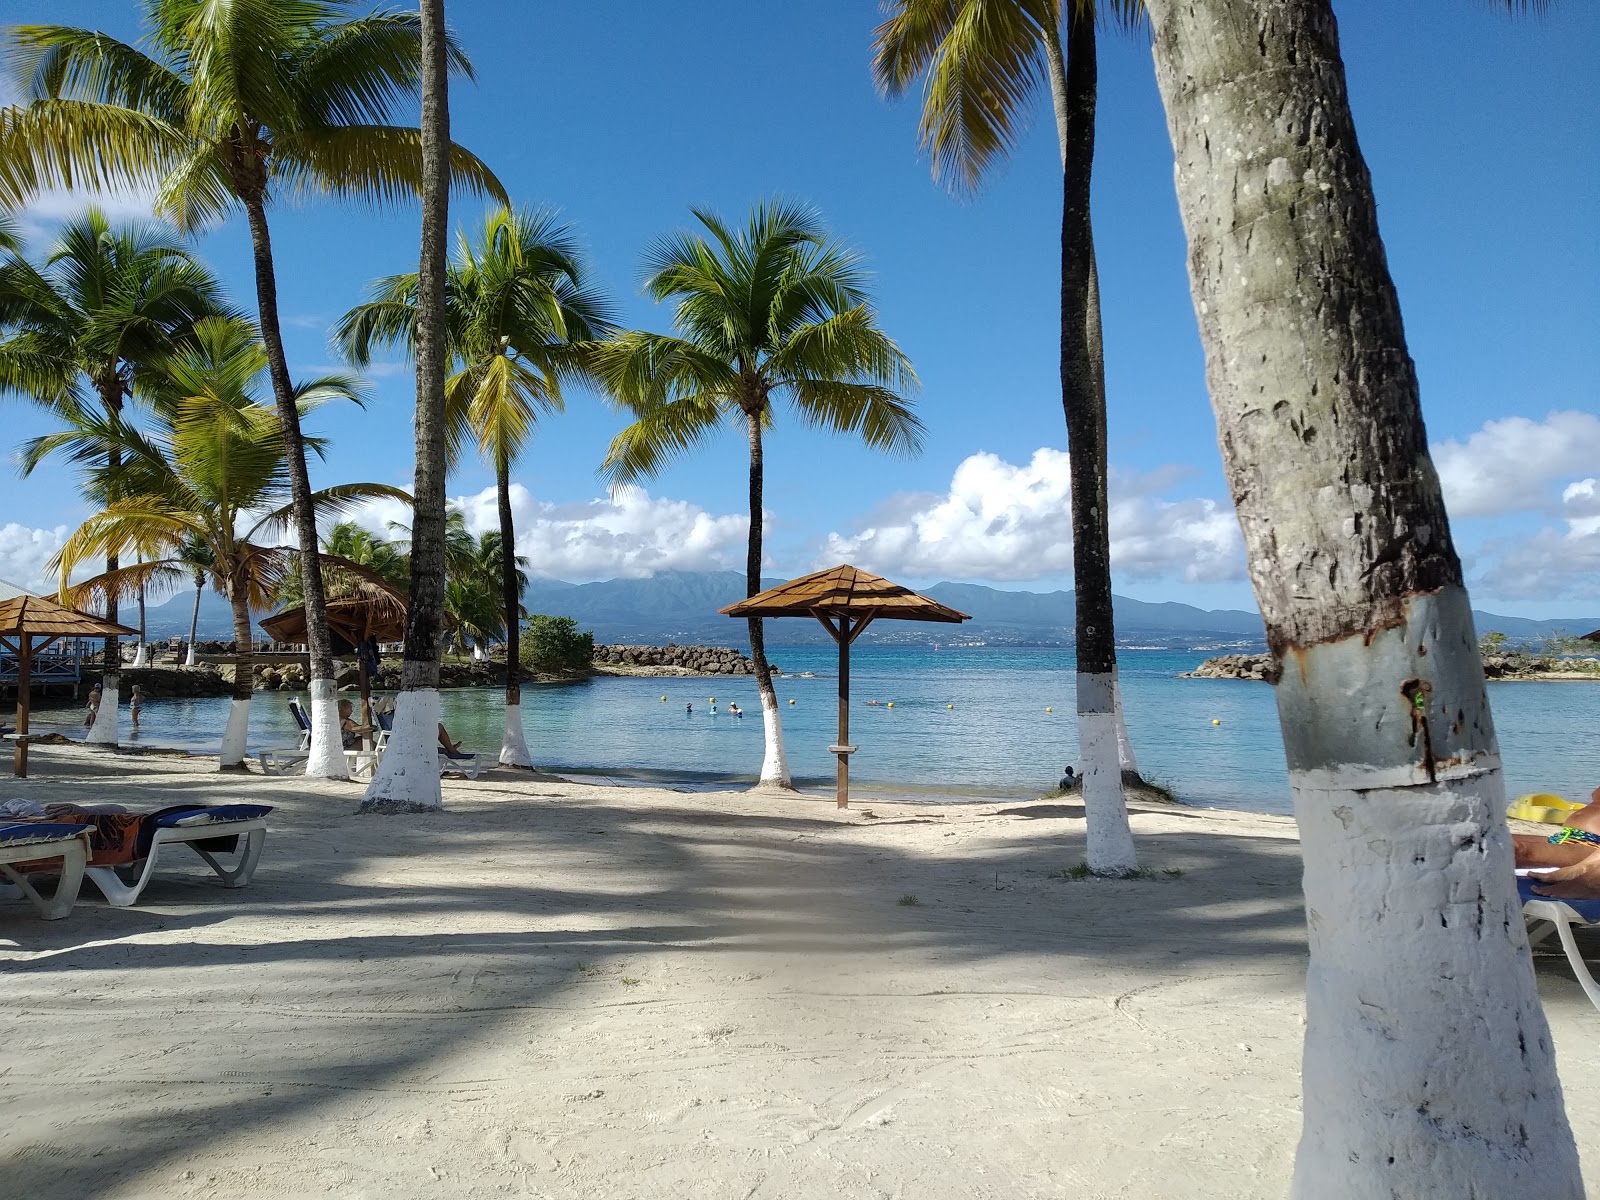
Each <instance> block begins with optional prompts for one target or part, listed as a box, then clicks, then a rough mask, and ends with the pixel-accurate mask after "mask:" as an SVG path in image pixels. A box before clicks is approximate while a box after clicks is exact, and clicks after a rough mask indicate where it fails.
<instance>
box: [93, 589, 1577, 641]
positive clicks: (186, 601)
mask: <svg viewBox="0 0 1600 1200" xmlns="http://www.w3.org/2000/svg"><path fill="white" fill-rule="evenodd" d="M782 582H783V580H781V579H764V580H762V585H763V586H764V587H772V586H775V585H777V584H779V583H782ZM923 592H924V594H925V595H928V596H931V597H933V599H935V600H938V601H939V602H940V603H942V604H948V605H950V606H951V607H952V608H957V609H960V610H961V611H962V612H966V613H971V614H972V620H970V621H967V622H965V623H964V624H962V625H960V626H959V627H957V626H950V625H943V626H940V625H927V624H922V623H918V622H910V621H905V622H892V621H883V622H879V623H877V624H874V625H872V626H871V627H869V628H868V629H867V630H866V632H865V633H864V634H863V635H862V639H863V641H877V642H880V643H891V642H902V643H926V642H929V641H952V642H959V641H987V642H1007V643H1013V644H1043V645H1060V644H1069V645H1070V644H1071V642H1072V640H1073V619H1074V617H1073V594H1072V593H1071V592H1070V591H1055V592H1020V591H1003V590H1001V589H999V588H991V587H984V586H983V585H981V584H975V583H937V584H934V585H933V586H932V587H930V588H925V589H923ZM744 594H745V588H744V576H743V575H742V574H740V573H738V572H736V571H711V572H692V571H660V572H657V573H656V574H655V575H653V576H650V577H649V578H647V579H609V580H605V581H604V582H599V583H566V582H564V581H562V580H559V579H535V580H533V581H532V582H530V584H529V585H528V589H527V591H526V592H524V593H523V604H524V606H525V607H526V608H527V610H528V611H529V612H535V613H550V614H552V615H555V616H568V617H574V618H576V619H577V621H578V623H579V625H580V626H581V627H582V628H584V629H591V630H593V631H594V636H595V640H596V641H598V642H612V643H644V644H661V643H664V642H669V641H672V642H678V643H680V644H694V643H706V644H710V645H741V646H742V645H743V644H744V642H745V633H744V624H743V623H742V622H739V621H732V620H729V619H728V618H727V617H720V616H718V615H717V609H719V608H721V607H723V606H724V605H728V604H732V603H733V602H734V601H736V600H739V599H742V598H743V597H744ZM1115 600H1116V619H1117V637H1118V640H1119V641H1120V642H1122V643H1124V644H1134V645H1159V646H1165V647H1173V648H1190V647H1196V648H1209V647H1211V646H1214V645H1226V646H1228V647H1229V648H1234V647H1238V648H1241V649H1250V648H1260V647H1262V646H1263V645H1264V643H1263V630H1262V625H1261V618H1260V616H1258V615H1257V614H1256V613H1254V612H1251V611H1248V610H1245V609H1233V608H1223V609H1203V608H1197V607H1195V606H1194V605H1190V604H1183V603H1179V602H1177V601H1167V602H1164V603H1151V602H1148V601H1144V600H1134V599H1131V598H1130V597H1127V596H1118V597H1116V598H1115ZM193 604H194V593H192V592H186V593H183V594H180V595H178V596H175V597H174V598H173V599H171V600H169V601H167V602H166V603H165V604H162V605H157V606H153V607H151V608H150V609H149V611H148V614H147V616H146V628H147V630H148V632H149V636H150V637H151V638H152V639H155V638H166V637H174V636H177V637H186V636H188V633H189V615H190V612H191V610H192V607H193ZM1473 617H1474V619H1475V620H1476V621H1477V627H1478V631H1479V632H1480V633H1487V632H1489V631H1490V630H1499V631H1500V632H1502V633H1504V634H1506V635H1507V636H1508V637H1509V638H1510V639H1511V640H1512V641H1513V642H1517V641H1532V640H1538V639H1540V638H1543V637H1547V636H1549V635H1551V634H1555V633H1563V632H1564V633H1569V634H1579V633H1586V632H1588V631H1589V630H1591V629H1595V628H1596V627H1600V617H1596V616H1589V617H1568V618H1554V619H1550V620H1533V619H1530V618H1526V617H1506V616H1499V615H1496V614H1494V613H1487V612H1481V611H1477V610H1474V612H1473ZM134 619H135V613H134V612H133V611H132V606H131V605H128V606H126V607H125V608H124V610H123V612H122V620H123V621H124V622H125V623H126V622H131V621H132V620H134ZM767 629H768V632H767V640H768V642H769V643H770V644H772V645H797V644H811V643H820V642H825V641H827V640H828V634H827V633H826V632H825V631H824V630H823V628H822V626H821V625H819V624H817V623H816V622H814V621H805V620H780V621H769V622H768V625H767ZM232 631H233V622H232V618H231V616H230V615H229V612H228V606H227V604H226V602H224V601H223V600H222V598H221V597H219V596H217V595H215V594H214V593H212V592H210V591H207V592H206V594H205V596H204V597H203V598H202V600H201V603H200V636H201V637H202V638H222V639H226V638H230V637H231V636H232Z"/></svg>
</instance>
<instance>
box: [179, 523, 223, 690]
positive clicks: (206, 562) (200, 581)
mask: <svg viewBox="0 0 1600 1200" xmlns="http://www.w3.org/2000/svg"><path fill="white" fill-rule="evenodd" d="M176 558H177V559H178V561H179V562H180V563H182V564H184V566H186V567H187V568H189V570H191V571H193V572H194V611H193V612H191V613H190V614H189V652H188V654H187V655H185V656H184V663H183V665H184V666H186V667H192V666H194V665H195V653H194V639H195V636H196V635H197V634H198V633H199V632H200V598H201V596H202V595H204V594H205V589H206V568H207V567H210V566H211V565H212V564H213V563H215V562H216V555H214V554H212V553H211V548H210V547H209V546H207V545H206V544H205V543H204V542H202V541H200V540H199V539H197V538H193V537H189V538H185V539H184V540H183V544H182V545H180V546H179V547H178V551H177V554H176Z"/></svg>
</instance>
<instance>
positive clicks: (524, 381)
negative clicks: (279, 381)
mask: <svg viewBox="0 0 1600 1200" xmlns="http://www.w3.org/2000/svg"><path fill="white" fill-rule="evenodd" d="M586 274H587V272H586V270H585V268H584V265H583V261H582V257H581V255H580V252H579V249H578V245H577V239H576V238H575V237H574V236H573V233H572V230H571V228H570V227H568V226H566V225H563V224H561V223H560V222H559V221H557V220H556V218H555V217H554V215H553V214H550V213H547V212H535V213H521V212H513V211H512V210H510V209H500V210H498V211H496V212H492V213H490V214H489V215H488V217H487V219H486V220H485V222H484V226H483V229H482V230H481V232H480V233H479V234H478V235H477V236H476V238H472V239H469V238H467V237H466V236H465V235H462V236H461V237H460V239H459V240H458V242H457V245H456V253H455V256H454V258H453V259H452V261H451V263H450V267H449V271H448V275H447V277H446V284H445V309H446V317H445V330H446V337H447V338H448V339H449V351H450V360H451V364H450V365H451V372H452V373H451V374H450V376H449V377H448V378H447V379H446V380H445V406H446V421H447V424H448V429H449V440H450V450H451V454H450V457H451V459H452V460H453V459H454V458H455V452H456V451H458V450H459V448H460V447H461V446H462V444H463V443H465V442H466V441H467V440H468V439H469V438H470V439H472V440H473V441H476V443H477V446H478V450H479V452H480V453H481V454H482V455H483V457H484V458H485V459H486V460H487V461H488V462H489V464H490V465H491V466H492V467H493V468H494V474H495V490H496V496H497V498H498V505H499V520H500V530H499V536H500V540H501V541H502V542H503V543H504V544H505V545H508V546H510V545H515V544H516V526H515V522H514V520H513V518H512V513H511V468H512V466H513V465H515V463H516V461H517V459H518V458H520V457H521V455H522V453H523V451H524V450H525V449H526V448H527V445H528V442H529V440H530V439H531V438H532V436H533V432H534V429H535V427H536V425H537V424H538V421H539V418H540V417H541V416H543V415H545V414H547V413H551V412H559V411H560V410H561V408H562V397H561V380H562V377H563V376H566V375H571V374H573V373H576V372H578V371H580V369H581V367H582V361H583V357H582V354H581V352H580V351H579V350H578V349H577V347H578V346H579V345H580V344H582V343H587V342H591V341H593V340H594V339H596V338H598V337H600V336H601V334H602V333H603V332H604V331H605V330H606V329H608V328H609V327H610V317H609V314H608V313H607V311H606V306H605V304H604V302H603V301H602V300H601V299H600V297H599V296H598V295H597V294H596V293H595V292H593V291H592V290H590V289H589V288H588V287H587V284H586V281H585V276H586ZM416 297H417V276H416V275H415V274H414V273H413V274H410V275H396V276H393V277H391V278H389V279H385V280H383V281H381V282H380V283H378V284H377V285H376V286H375V287H374V288H373V298H372V299H371V300H370V301H369V302H368V303H366V304H363V305H361V306H360V307H358V308H355V309H352V310H351V311H350V312H348V313H346V314H345V316H344V318H343V319H342V320H341V321H340V322H339V324H338V326H337V327H336V329H335V334H334V336H335V338H336V340H337V341H338V342H339V344H340V345H341V346H342V347H343V349H344V351H345V353H346V355H347V356H348V357H349V358H350V360H351V361H352V362H354V363H356V364H357V365H358V366H365V365H367V363H368V362H369V361H370V360H371V355H372V351H373V349H374V347H376V346H380V345H386V346H396V345H402V346H405V347H406V348H407V349H410V348H411V347H412V346H413V344H414V342H415V337H416ZM502 559H503V561H502V563H501V568H502V573H501V576H500V579H499V581H498V586H499V588H500V591H501V603H502V605H503V608H504V616H503V622H504V627H505V629H506V630H507V656H506V713H505V740H504V742H503V744H502V746H501V750H500V761H501V762H502V763H506V764H509V765H511V766H517V767H531V766H532V765H533V759H532V757H531V756H530V755H529V753H528V745H527V741H526V737H525V735H524V733H523V728H522V688H521V683H520V679H519V675H518V644H517V642H518V626H519V624H520V622H519V620H518V614H519V613H520V611H521V607H522V589H521V587H520V586H519V582H518V577H517V571H516V567H515V564H514V563H513V562H512V561H511V560H510V559H509V558H505V557H504V556H502ZM458 628H459V627H458Z"/></svg>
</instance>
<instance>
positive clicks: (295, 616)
mask: <svg viewBox="0 0 1600 1200" xmlns="http://www.w3.org/2000/svg"><path fill="white" fill-rule="evenodd" d="M327 608H328V632H329V633H330V634H332V635H333V652H334V653H335V654H350V653H354V654H355V656H356V664H357V667H358V669H359V671H360V678H361V721H362V723H363V724H365V725H371V724H372V676H371V673H370V671H369V670H368V668H367V656H366V655H365V654H364V653H362V652H361V645H362V643H363V642H366V641H368V640H369V639H371V640H374V641H379V642H394V641H399V640H400V639H401V638H403V637H405V634H406V602H405V600H404V599H402V598H401V596H400V594H399V593H398V592H395V591H393V590H392V589H389V588H387V587H380V586H376V585H373V584H363V585H362V587H361V588H360V590H359V591H358V592H357V593H356V594H355V595H353V596H341V597H340V598H338V599H336V600H329V601H328V605H327ZM260 625H261V628H263V629H265V630H266V631H267V632H268V633H269V634H271V635H272V640H273V641H275V642H303V641H305V640H306V610H305V609H304V608H303V607H302V608H286V609H284V610H283V611H282V612H280V613H274V614H273V615H272V616H270V617H263V618H262V620H261V621H260Z"/></svg>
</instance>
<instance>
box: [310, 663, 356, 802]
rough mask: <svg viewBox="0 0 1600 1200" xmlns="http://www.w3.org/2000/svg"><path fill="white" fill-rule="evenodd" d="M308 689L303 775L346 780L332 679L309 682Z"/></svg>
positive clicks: (346, 769) (337, 700)
mask: <svg viewBox="0 0 1600 1200" xmlns="http://www.w3.org/2000/svg"><path fill="white" fill-rule="evenodd" d="M310 690H311V704H310V712H309V715H310V717H311V757H309V758H308V759H306V775H307V777H309V778H312V779H349V778H350V768H349V767H348V766H346V765H345V757H344V735H343V734H342V733H341V732H340V730H339V698H338V696H337V695H335V693H334V688H333V680H331V679H313V680H312V681H311V689H310Z"/></svg>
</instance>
